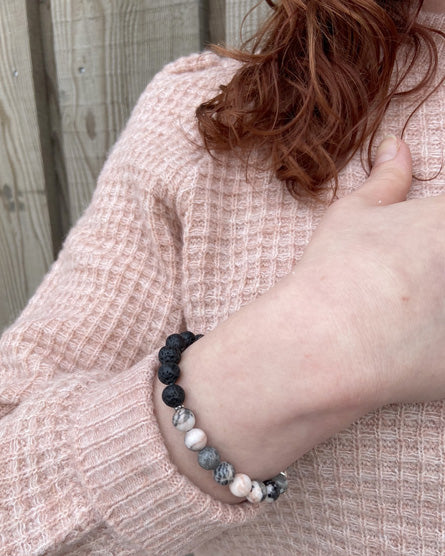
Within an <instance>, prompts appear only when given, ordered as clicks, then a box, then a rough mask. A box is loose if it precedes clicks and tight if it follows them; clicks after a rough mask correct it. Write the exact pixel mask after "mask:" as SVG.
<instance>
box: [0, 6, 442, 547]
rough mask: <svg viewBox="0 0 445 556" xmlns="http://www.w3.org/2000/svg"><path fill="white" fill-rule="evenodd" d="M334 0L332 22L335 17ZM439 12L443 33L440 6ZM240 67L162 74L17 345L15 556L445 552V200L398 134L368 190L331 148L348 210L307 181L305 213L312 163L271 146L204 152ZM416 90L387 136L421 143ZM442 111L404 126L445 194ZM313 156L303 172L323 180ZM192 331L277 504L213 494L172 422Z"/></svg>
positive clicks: (188, 378)
mask: <svg viewBox="0 0 445 556" xmlns="http://www.w3.org/2000/svg"><path fill="white" fill-rule="evenodd" d="M287 4H290V3H287ZM294 4H295V5H296V4H298V5H300V2H295V3H294ZM309 4H310V3H309V2H308V4H307V5H308V6H309ZM314 4H317V5H318V10H320V13H319V14H318V16H317V17H321V12H322V6H327V5H331V3H329V2H328V0H324V1H323V2H320V3H318V2H317V3H315V2H314ZM387 4H388V6H389V5H391V8H393V7H394V6H395V3H390V2H388V3H387ZM284 5H285V3H284V2H283V4H282V6H284ZM369 6H371V7H372V10H374V16H375V14H379V13H380V15H381V12H379V11H378V10H377V11H376V4H375V3H374V2H364V1H360V2H358V1H357V2H356V1H353V0H351V1H350V4H348V10H349V15H350V16H351V18H353V17H357V14H362V15H363V14H365V12H367V9H368V8H369ZM313 7H314V6H312V7H311V9H313ZM331 7H332V5H331ZM277 9H280V8H277ZM380 9H381V8H380ZM388 9H389V8H388ZM368 15H369V14H368ZM298 17H300V16H298ZM419 21H423V22H426V23H430V24H434V26H436V27H440V28H442V29H443V27H444V18H443V15H441V14H438V15H436V14H433V13H428V12H424V13H422V14H420V16H419ZM332 29H333V28H331V31H330V32H332ZM404 46H405V45H403V44H401V45H400V46H399V48H398V50H399V52H398V56H402V61H403V59H404V57H403V54H404V51H403V48H404ZM438 48H439V49H440V50H439V54H443V45H440V46H438ZM422 49H425V46H424V45H423V46H422ZM400 52H402V54H400ZM419 56H420V57H419V58H418V60H417V63H418V64H419V63H420V65H421V67H422V69H423V66H424V65H425V60H427V59H428V58H427V57H426V58H425V56H427V53H425V51H424V50H421V51H420V54H419ZM398 60H399V58H398ZM238 68H239V64H238V63H236V62H233V61H232V60H230V59H225V58H219V57H218V56H216V55H215V54H212V53H205V54H203V55H194V56H190V57H187V58H183V59H180V60H178V61H177V62H175V63H173V64H170V65H169V66H167V67H166V68H165V69H164V70H163V71H162V72H160V73H159V74H158V75H157V76H156V77H155V79H154V80H153V81H152V83H151V84H150V85H149V86H148V87H147V89H146V91H144V93H143V94H142V96H141V98H140V100H139V102H138V104H137V106H136V107H135V109H134V111H133V113H132V116H131V118H130V121H129V123H128V125H127V127H126V129H125V130H124V131H123V133H122V135H121V137H120V138H119V141H118V142H117V144H116V145H115V147H114V148H113V150H112V152H111V153H110V156H109V158H108V160H107V162H106V164H105V166H104V168H103V170H102V173H101V176H100V178H99V182H98V187H97V190H96V192H95V194H94V197H93V200H92V203H91V205H90V207H89V208H88V209H87V211H86V212H85V214H84V215H83V216H82V218H81V219H80V221H79V222H78V223H77V225H76V227H75V228H74V229H73V230H72V231H71V233H70V235H69V237H68V238H67V240H66V242H65V244H64V248H63V250H62V252H61V254H60V256H59V258H58V260H57V261H56V262H55V263H54V265H53V267H52V269H51V271H50V273H49V274H48V275H47V276H46V277H45V279H44V281H43V283H42V285H41V286H40V288H39V290H38V292H37V293H36V294H35V296H34V297H33V298H32V299H31V301H30V303H29V304H28V306H27V307H26V309H25V310H24V312H23V313H22V315H21V316H20V317H19V319H18V320H17V322H16V323H15V324H14V325H13V326H12V327H11V328H10V329H9V330H7V331H6V332H5V334H4V335H3V337H2V339H1V345H0V358H1V359H0V361H1V368H2V375H1V376H2V383H1V389H0V392H1V393H0V396H1V397H0V400H1V403H2V406H1V410H2V415H3V417H2V419H1V421H0V423H1V426H0V435H1V439H0V446H1V449H0V477H1V479H0V480H1V481H2V484H1V488H0V496H1V498H0V500H1V504H0V509H1V513H0V520H1V521H0V525H1V526H0V531H1V536H0V539H1V544H0V546H1V550H2V554H14V555H16V554H94V553H96V554H156V555H159V554H169V555H170V554H182V553H185V552H187V551H190V550H195V553H196V554H212V555H213V554H227V553H230V552H232V553H234V554H240V555H241V554H242V555H248V554H257V553H258V552H259V553H261V554H279V555H281V554H287V553H291V554H367V553H369V554H441V553H442V552H443V549H444V548H445V547H444V544H443V543H444V540H443V539H444V535H443V522H444V520H443V515H442V512H443V492H444V489H443V482H444V480H445V479H444V473H443V459H444V456H443V454H444V444H443V443H444V438H443V437H444V435H443V427H444V420H445V413H444V408H443V404H442V402H440V401H439V402H434V403H433V400H440V399H442V398H444V397H445V377H444V376H443V365H442V361H443V355H444V353H443V351H444V350H443V347H442V344H443V342H442V338H443V335H444V333H445V330H444V327H445V319H444V316H445V307H444V304H443V299H442V297H443V296H442V291H443V286H444V280H445V274H444V272H443V260H444V253H443V245H442V242H441V235H440V234H441V233H442V232H444V231H445V230H444V229H443V228H444V224H443V220H444V219H443V211H444V210H445V207H444V204H445V200H444V197H443V196H438V197H431V198H428V199H417V200H410V201H407V202H402V201H403V200H404V199H405V197H406V195H407V194H408V190H409V187H410V183H411V174H410V169H411V168H410V165H411V162H410V156H409V151H408V148H407V147H406V145H405V144H404V143H402V142H400V141H399V140H397V139H395V138H394V137H391V136H389V137H387V139H386V140H385V141H384V142H383V144H382V146H381V148H380V149H379V151H378V153H377V158H376V160H375V166H374V170H373V174H372V176H371V179H370V180H369V181H367V182H366V183H365V185H364V186H363V187H359V186H360V184H362V183H363V180H364V179H365V177H366V175H365V171H364V170H363V168H362V166H361V164H360V157H359V155H355V157H354V158H353V159H352V161H350V162H349V164H348V165H346V166H345V167H344V168H342V166H343V165H344V164H345V162H346V160H347V159H348V154H347V152H346V151H345V152H343V154H342V153H341V152H340V151H341V149H338V150H336V149H335V148H333V150H332V151H329V149H326V146H325V151H326V152H327V153H328V157H327V158H326V160H328V159H329V157H330V159H331V161H333V163H334V167H335V170H336V169H337V168H338V169H340V168H342V169H341V170H340V174H339V176H338V188H337V195H338V196H339V197H342V199H341V200H339V201H336V202H335V203H334V204H333V205H332V206H331V207H330V208H329V209H328V208H327V207H328V202H326V201H329V200H330V198H331V192H332V188H331V189H328V188H327V187H325V189H321V190H320V191H319V192H318V193H317V187H315V186H314V184H310V183H309V182H307V183H309V186H308V187H307V188H306V191H309V192H312V193H316V194H317V195H318V197H319V199H321V201H324V202H318V200H317V199H312V198H308V197H307V196H306V197H299V198H298V199H295V195H297V196H298V195H300V194H301V192H297V191H295V190H294V189H292V188H293V186H294V185H295V184H296V183H298V181H297V180H295V179H293V180H292V176H291V177H290V178H289V177H288V176H286V175H285V173H284V174H283V176H281V177H280V178H279V177H277V175H276V172H277V171H280V170H281V169H282V170H283V172H287V171H288V170H289V160H291V159H292V157H290V158H289V157H288V158H286V157H285V158H284V159H281V162H279V161H280V158H279V157H278V158H275V159H274V158H273V157H272V158H271V157H269V159H271V160H272V159H274V160H275V161H278V162H279V164H278V165H276V167H275V168H274V167H271V168H267V167H264V161H265V160H267V157H266V158H264V156H263V155H264V154H266V155H270V151H269V150H268V148H269V145H270V144H271V142H270V141H269V142H265V143H263V144H260V145H258V146H257V147H255V148H254V149H253V150H252V151H251V152H250V156H249V161H250V164H249V165H247V166H246V164H245V162H244V160H245V158H246V156H247V155H243V152H247V151H245V150H243V149H244V147H243V146H242V145H235V144H233V147H234V148H233V149H232V150H229V151H226V152H224V151H221V149H219V152H217V153H213V151H212V153H211V154H210V153H208V152H206V151H205V150H204V149H203V147H202V144H203V141H202V139H201V136H200V133H199V129H198V126H197V122H196V119H195V110H196V108H197V106H199V105H200V104H201V103H202V102H205V101H208V100H209V99H211V98H213V97H215V95H217V93H218V86H219V84H220V83H229V82H230V80H231V78H232V77H233V75H234V74H235V73H236V70H237V69H238ZM416 68H417V66H416ZM416 71H419V70H418V69H417V70H415V68H412V69H411V70H410V72H409V75H408V76H407V78H406V79H411V78H413V79H414V80H416V79H417V80H418V74H416ZM390 86H391V85H390V84H387V87H388V88H389V87H390ZM431 88H434V82H433V81H432V80H429V81H427V82H426V83H424V86H423V88H422V94H423V96H426V95H427V94H428V91H429V90H430V89H431ZM414 94H415V93H413V95H414ZM413 95H411V97H409V96H406V97H405V96H401V97H397V98H394V99H393V102H392V103H391V104H390V106H389V108H388V110H387V111H386V113H385V117H384V118H383V119H382V121H381V122H380V125H379V127H378V134H377V135H376V141H378V140H379V139H380V137H381V136H383V135H387V134H388V133H389V134H391V133H400V131H401V128H402V127H403V125H404V123H405V121H406V119H407V117H408V116H409V114H410V113H411V112H412V109H413V106H411V103H412V102H413V98H414V97H413ZM380 100H382V98H380ZM414 101H415V99H414ZM443 102H444V99H443V92H442V90H441V89H440V88H436V90H435V91H434V93H433V94H432V95H430V96H429V98H428V99H427V100H426V101H425V102H424V103H423V104H422V106H421V108H420V109H419V110H418V111H417V112H416V114H415V115H414V116H413V118H412V121H413V123H414V129H413V128H412V127H411V126H408V127H407V130H406V135H407V138H408V140H410V139H411V140H410V141H409V142H410V144H411V145H413V154H414V164H415V170H416V172H420V175H422V172H423V171H425V170H427V171H428V172H429V174H428V176H427V177H430V176H431V174H434V173H435V174H436V175H435V176H434V179H432V180H431V181H428V182H419V181H415V182H414V185H413V187H412V188H411V189H410V190H409V195H410V196H412V197H428V196H432V195H434V194H437V193H440V192H441V191H442V188H443V186H444V185H445V183H444V175H443V172H442V173H439V171H438V170H440V160H441V156H442V154H441V141H442V140H443V133H444V131H443V123H442V118H441V116H440V112H439V111H440V108H438V107H440V106H443ZM441 103H442V104H441ZM370 106H371V105H370ZM361 107H362V108H363V112H362V113H366V110H365V108H366V107H364V106H363V105H362V106H361ZM371 107H372V109H374V108H375V105H374V104H373V105H372V106H371ZM414 107H415V105H414ZM204 108H206V109H210V110H211V109H212V106H210V105H207V107H205V106H204ZM313 108H314V110H315V108H316V107H315V106H314V107H313ZM319 111H320V107H318V108H316V110H315V112H314V114H315V115H317V114H318V112H319ZM327 113H330V110H329V109H327ZM202 114H203V112H201V115H202ZM438 114H439V117H438ZM226 115H227V114H226ZM291 115H292V113H291ZM232 116H233V114H232ZM203 118H204V116H203ZM210 118H211V119H214V118H215V116H211V115H210ZM416 118H418V119H417V120H416ZM334 119H335V118H334ZM203 121H204V120H201V122H203ZM233 121H234V120H233V119H232V120H231V119H230V116H229V117H228V119H227V118H226V119H225V120H224V119H223V123H224V124H226V125H227V124H230V123H231V122H232V123H233ZM320 121H321V120H320ZM207 122H208V120H207ZM280 123H282V122H280ZM362 123H363V121H362ZM258 129H261V126H260V125H259V124H258ZM321 129H322V127H321V126H319V130H321ZM354 129H355V128H354ZM357 129H358V135H354V130H351V129H350V130H349V135H348V131H347V130H346V129H343V132H344V133H343V134H344V136H345V137H348V138H351V137H356V138H357V137H358V138H360V137H362V140H363V141H364V140H365V139H366V138H367V137H368V136H369V131H370V130H368V132H367V134H365V135H360V133H361V128H360V126H359V127H358V128H357ZM201 130H202V132H203V133H204V135H205V136H206V138H207V140H208V141H210V140H211V133H210V131H209V129H207V134H206V131H205V129H204V128H201ZM179 132H180V133H179ZM371 132H372V129H371ZM424 135H425V136H424ZM427 135H428V136H427ZM231 140H232V141H233V136H231ZM363 141H362V142H363ZM208 145H209V148H211V147H213V150H217V145H216V144H215V143H214V144H211V142H209V143H208ZM300 145H301V143H300ZM354 145H355V146H354ZM281 146H283V143H281ZM334 146H335V145H334ZM357 146H358V147H360V146H361V145H360V144H359V145H357V144H354V142H353V143H350V144H349V149H352V150H354V148H357ZM438 147H440V148H438ZM283 152H284V153H286V149H284V150H282V151H281V154H282V153H283ZM311 152H313V149H312V151H311ZM319 152H322V151H321V150H320V151H319ZM237 154H241V156H240V157H237V156H236V155H237ZM215 157H216V159H215ZM303 159H304V157H302V158H301V156H300V158H298V157H297V158H295V157H294V160H297V162H300V161H302V162H301V164H300V166H298V167H296V166H294V167H290V170H293V171H295V170H298V171H300V172H305V174H304V175H305V176H306V177H307V179H309V176H310V175H311V174H312V172H308V168H310V165H309V166H308V162H307V161H306V162H305V161H304V160H303ZM283 161H284V162H286V161H287V163H288V166H287V167H286V164H284V163H283ZM436 162H438V164H437V165H436ZM327 166H328V167H330V169H331V174H330V175H329V176H327V175H326V176H325V177H324V179H325V180H328V179H329V178H330V179H331V180H334V181H333V183H335V172H334V170H333V167H332V164H331V165H329V164H328V165H327ZM293 175H295V173H294V174H293ZM301 175H303V174H301ZM285 181H286V182H287V184H288V188H286V187H285V183H284V182H285ZM306 181H307V180H306ZM326 183H327V182H326ZM315 184H316V185H317V186H319V185H320V183H319V182H317V181H316V182H315ZM311 188H312V189H311ZM353 190H356V191H354V192H353ZM291 193H292V194H291ZM349 193H350V194H349ZM322 216H323V219H322ZM320 221H321V223H320ZM316 227H317V231H316V233H315V234H313V231H314V230H315V228H316ZM309 240H311V242H310V244H309V246H308V243H309ZM303 251H304V256H303ZM186 329H189V330H192V331H194V332H196V333H204V334H205V336H204V337H203V338H201V339H199V340H198V341H195V342H194V343H193V345H191V346H190V347H188V348H187V349H185V350H184V351H183V352H182V357H181V360H180V371H181V374H180V376H179V379H177V380H176V383H177V384H178V385H180V386H182V387H183V389H184V391H185V392H186V398H185V401H184V405H185V406H186V407H187V408H191V409H193V411H194V412H195V414H196V423H197V427H202V428H203V429H204V430H205V431H206V432H207V437H208V438H207V442H208V445H209V446H214V447H216V448H217V450H218V452H219V453H220V455H221V457H222V458H227V460H228V461H229V462H230V463H232V464H233V465H234V466H235V469H236V470H237V471H238V470H239V471H242V472H243V473H246V474H248V475H249V477H251V478H256V479H259V480H260V481H262V480H264V479H267V478H270V477H273V476H275V475H276V474H277V473H278V472H279V471H281V470H284V469H286V468H288V480H289V491H288V492H287V493H283V494H281V495H280V497H279V498H278V500H277V501H276V502H274V503H271V504H268V503H267V502H265V503H262V504H257V503H253V504H251V503H249V502H248V501H246V500H244V499H242V498H237V497H236V496H234V495H233V494H232V493H231V491H230V490H229V488H228V487H227V486H220V485H218V484H216V483H215V482H214V481H213V478H212V476H211V475H212V474H211V473H209V471H205V470H204V469H202V468H201V467H200V466H199V465H198V464H197V461H196V454H193V453H192V452H191V451H189V450H187V448H185V447H184V445H183V443H182V437H183V434H181V433H180V432H179V431H178V430H175V429H174V427H173V426H172V424H171V418H172V413H173V411H174V410H173V409H171V408H170V407H167V406H166V405H165V404H163V401H162V392H163V390H164V388H165V386H164V385H163V384H161V383H160V381H158V380H157V378H156V374H157V371H158V368H159V360H158V352H159V349H160V348H161V346H163V344H164V343H165V341H166V340H165V339H166V337H167V336H169V335H171V334H172V333H175V332H180V331H183V330H186ZM175 341H176V340H175ZM178 341H179V340H178ZM164 353H165V352H164ZM162 357H163V356H161V359H162ZM164 378H165V377H164ZM167 382H169V381H168V380H167ZM411 402H426V403H422V404H417V405H416V404H412V403H411ZM387 404H397V405H391V406H387ZM383 406H385V407H384V408H383V409H382V407H383ZM352 423H353V424H352ZM351 424H352V425H351ZM345 429H346V430H345ZM339 431H343V432H341V433H340V434H337V435H336V436H334V437H332V435H334V434H335V433H337V432H339ZM326 439H329V440H327V441H326V442H324V443H323V444H319V443H320V442H322V441H324V440H326ZM316 445H318V446H317V447H316V448H315V449H313V450H311V449H312V448H313V447H314V446H316ZM310 450H311V451H310ZM304 454H306V455H304ZM296 460H298V461H296ZM294 462H295V463H294ZM260 490H261V489H260ZM240 500H242V501H241V503H240ZM198 547H199V548H198Z"/></svg>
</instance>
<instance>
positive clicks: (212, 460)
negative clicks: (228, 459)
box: [198, 446, 221, 471]
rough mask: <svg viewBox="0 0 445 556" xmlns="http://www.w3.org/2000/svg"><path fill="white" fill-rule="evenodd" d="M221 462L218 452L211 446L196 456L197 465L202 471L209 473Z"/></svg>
mask: <svg viewBox="0 0 445 556" xmlns="http://www.w3.org/2000/svg"><path fill="white" fill-rule="evenodd" d="M220 462H221V458H220V457H219V454H218V452H217V451H216V450H215V448H212V447H211V446H206V447H205V448H203V449H202V450H201V451H200V452H199V454H198V463H199V465H200V466H201V467H202V468H203V469H207V471H210V470H211V469H215V468H216V467H218V465H219V464H220Z"/></svg>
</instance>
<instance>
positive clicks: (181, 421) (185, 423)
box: [172, 407, 196, 432]
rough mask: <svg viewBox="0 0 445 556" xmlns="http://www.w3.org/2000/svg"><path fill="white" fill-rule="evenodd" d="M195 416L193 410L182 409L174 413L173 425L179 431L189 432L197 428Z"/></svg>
mask: <svg viewBox="0 0 445 556" xmlns="http://www.w3.org/2000/svg"><path fill="white" fill-rule="evenodd" d="M195 421H196V419H195V415H194V414H193V411H192V410H191V409H187V408H185V407H181V408H180V409H177V410H176V411H175V412H174V413H173V418H172V423H173V425H174V426H175V427H176V428H177V429H178V431H182V432H187V431H189V430H191V429H192V428H193V427H194V426H195Z"/></svg>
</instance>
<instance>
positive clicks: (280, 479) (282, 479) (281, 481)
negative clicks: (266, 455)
mask: <svg viewBox="0 0 445 556" xmlns="http://www.w3.org/2000/svg"><path fill="white" fill-rule="evenodd" d="M272 481H274V482H275V483H277V485H278V486H279V488H280V494H283V493H284V492H286V490H287V487H288V481H287V477H286V475H285V474H284V473H279V474H278V475H277V476H276V477H272Z"/></svg>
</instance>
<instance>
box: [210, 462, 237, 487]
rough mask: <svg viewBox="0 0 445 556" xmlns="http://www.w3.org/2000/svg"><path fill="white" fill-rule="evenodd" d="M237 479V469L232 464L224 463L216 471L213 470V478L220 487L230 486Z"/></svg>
mask: <svg viewBox="0 0 445 556" xmlns="http://www.w3.org/2000/svg"><path fill="white" fill-rule="evenodd" d="M234 477H235V468H234V467H233V465H232V464H231V463H227V461H222V462H221V463H220V464H219V465H218V467H217V468H216V469H214V470H213V478H214V479H215V481H216V482H217V483H219V484H220V485H223V486H224V485H228V484H229V483H231V482H232V481H233V478H234Z"/></svg>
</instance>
